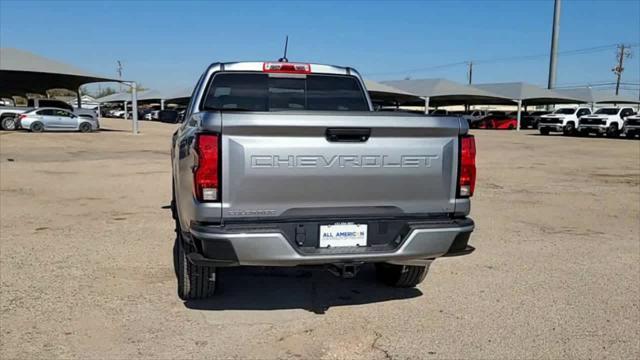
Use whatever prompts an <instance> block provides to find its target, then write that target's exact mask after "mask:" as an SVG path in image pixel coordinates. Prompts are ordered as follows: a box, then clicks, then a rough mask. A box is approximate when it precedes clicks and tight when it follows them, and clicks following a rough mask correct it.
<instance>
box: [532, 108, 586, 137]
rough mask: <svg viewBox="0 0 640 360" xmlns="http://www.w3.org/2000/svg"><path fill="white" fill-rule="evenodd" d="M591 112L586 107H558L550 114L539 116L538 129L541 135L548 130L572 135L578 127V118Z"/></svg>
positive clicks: (546, 133) (548, 131)
mask: <svg viewBox="0 0 640 360" xmlns="http://www.w3.org/2000/svg"><path fill="white" fill-rule="evenodd" d="M589 114H591V109H589V108H588V107H578V108H560V109H557V110H556V111H554V112H552V113H551V114H547V115H542V116H540V120H539V121H538V130H539V131H540V134H542V135H548V134H549V133H550V132H552V131H555V132H562V133H563V134H564V135H574V134H575V133H576V129H577V127H578V120H579V119H580V118H581V117H583V116H585V115H589Z"/></svg>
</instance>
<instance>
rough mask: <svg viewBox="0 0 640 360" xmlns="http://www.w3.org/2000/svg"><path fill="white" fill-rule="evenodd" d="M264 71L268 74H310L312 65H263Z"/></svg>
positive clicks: (284, 63)
mask: <svg viewBox="0 0 640 360" xmlns="http://www.w3.org/2000/svg"><path fill="white" fill-rule="evenodd" d="M262 71H264V72H268V73H291V74H310V73H311V65H310V64H301V63H286V62H274V63H263V64H262Z"/></svg>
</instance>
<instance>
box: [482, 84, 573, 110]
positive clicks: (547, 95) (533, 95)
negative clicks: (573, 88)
mask: <svg viewBox="0 0 640 360" xmlns="http://www.w3.org/2000/svg"><path fill="white" fill-rule="evenodd" d="M474 86H475V87H477V88H479V89H482V90H485V91H490V92H492V93H495V94H499V95H501V96H504V97H505V98H509V99H513V100H514V101H522V105H552V104H575V103H580V99H578V98H575V97H573V96H568V95H564V94H560V93H557V92H555V91H553V90H549V89H543V88H541V87H538V86H535V85H531V84H528V83H524V82H510V83H494V84H478V85H474Z"/></svg>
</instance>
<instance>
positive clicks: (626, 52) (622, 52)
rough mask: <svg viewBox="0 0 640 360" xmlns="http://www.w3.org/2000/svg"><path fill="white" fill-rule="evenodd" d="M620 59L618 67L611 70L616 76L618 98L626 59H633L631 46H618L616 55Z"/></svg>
mask: <svg viewBox="0 0 640 360" xmlns="http://www.w3.org/2000/svg"><path fill="white" fill-rule="evenodd" d="M616 57H617V59H618V65H617V66H616V67H614V68H613V69H611V71H613V73H614V74H616V77H617V79H616V96H617V95H618V92H619V91H620V78H621V77H622V72H623V71H624V66H623V65H624V59H625V58H627V59H628V58H630V57H631V48H630V47H629V46H625V45H624V44H620V45H618V53H617V55H616Z"/></svg>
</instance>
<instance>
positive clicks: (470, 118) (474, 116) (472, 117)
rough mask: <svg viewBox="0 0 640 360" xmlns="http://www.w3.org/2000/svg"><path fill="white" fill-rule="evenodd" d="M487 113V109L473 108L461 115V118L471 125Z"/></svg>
mask: <svg viewBox="0 0 640 360" xmlns="http://www.w3.org/2000/svg"><path fill="white" fill-rule="evenodd" d="M487 115H489V112H488V111H487V110H473V111H471V112H470V113H469V114H465V115H462V118H464V119H466V120H467V122H468V123H469V126H471V124H473V123H475V122H477V121H479V120H481V119H484V118H485V117H486V116H487Z"/></svg>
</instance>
